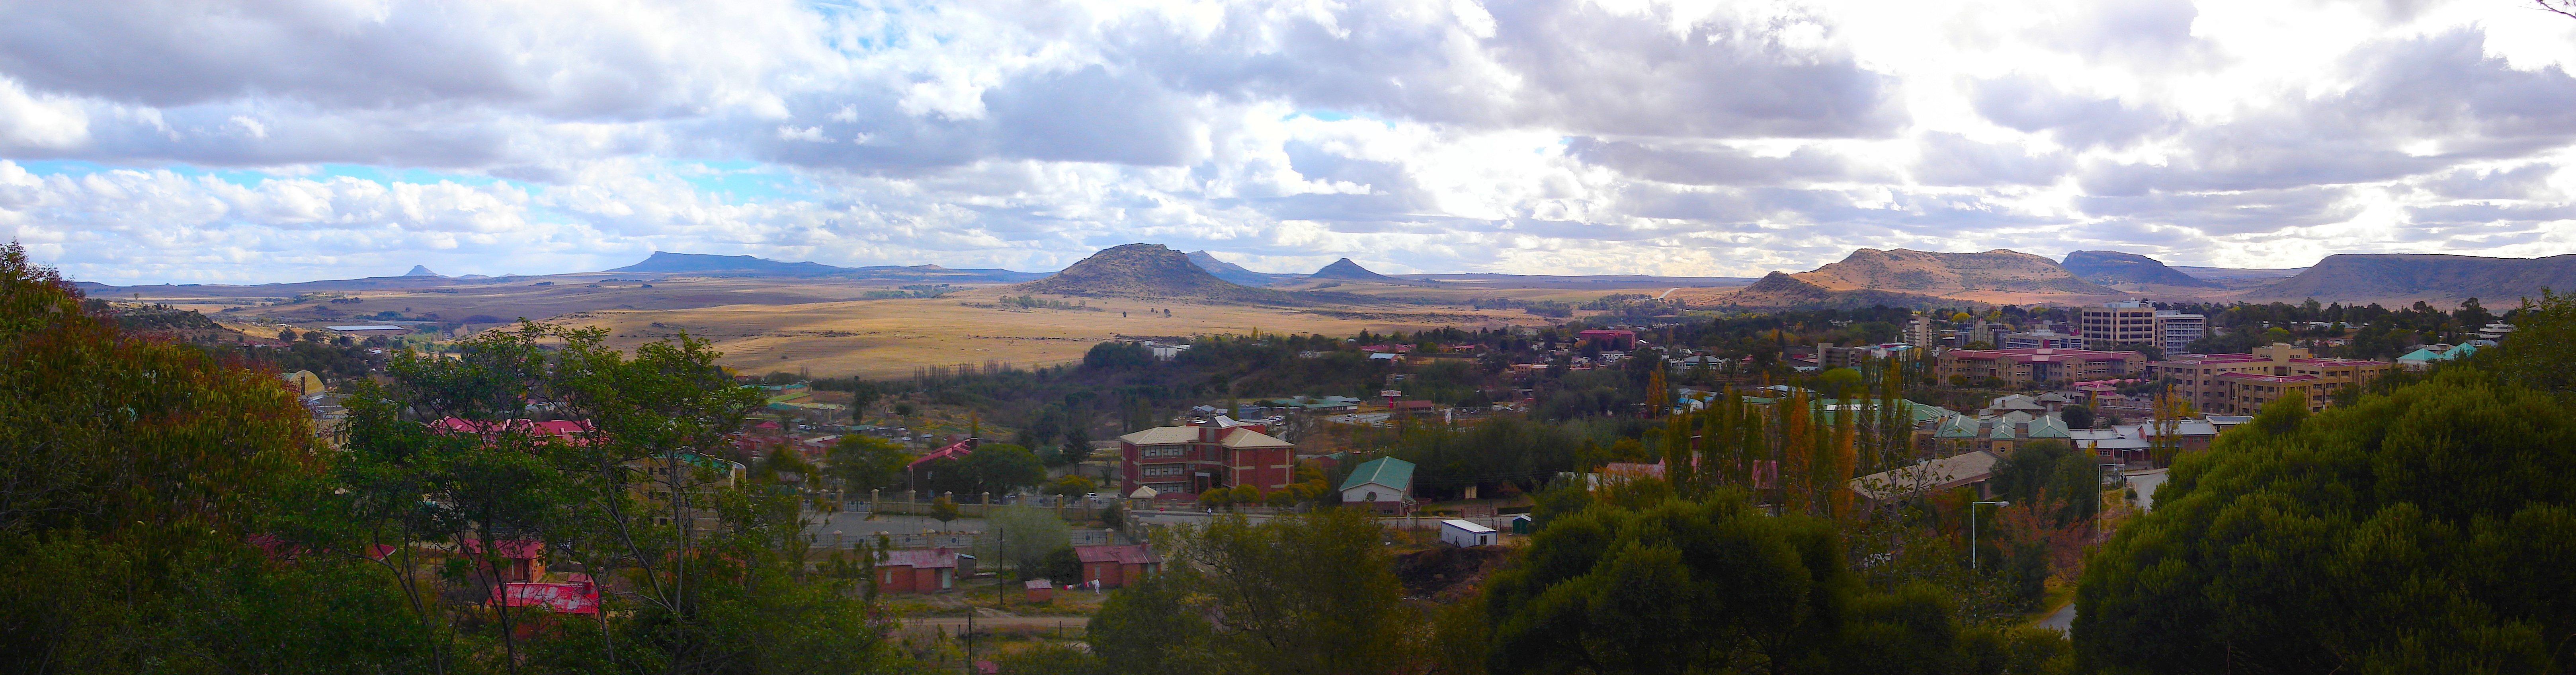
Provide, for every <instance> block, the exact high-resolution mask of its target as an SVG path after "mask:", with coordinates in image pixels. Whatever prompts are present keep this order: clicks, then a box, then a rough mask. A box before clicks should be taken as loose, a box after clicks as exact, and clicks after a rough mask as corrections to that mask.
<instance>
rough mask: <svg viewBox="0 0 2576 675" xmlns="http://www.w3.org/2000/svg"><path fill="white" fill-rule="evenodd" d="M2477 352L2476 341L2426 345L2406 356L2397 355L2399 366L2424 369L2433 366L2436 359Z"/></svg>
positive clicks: (2441, 359)
mask: <svg viewBox="0 0 2576 675" xmlns="http://www.w3.org/2000/svg"><path fill="white" fill-rule="evenodd" d="M2477 352H2478V346H2477V344H2476V343H2470V344H2462V345H2443V344H2437V345H2425V346H2423V347H2421V348H2418V349H2416V350H2415V351H2411V352H2407V353H2406V355H2405V356H2400V357H2397V367H2400V368H2405V369H2407V370H2423V369H2425V368H2426V367H2429V366H2431V365H2432V364H2433V362H2435V361H2450V360H2453V359H2461V358H2467V357H2468V356H2469V355H2470V354H2475V353H2477Z"/></svg>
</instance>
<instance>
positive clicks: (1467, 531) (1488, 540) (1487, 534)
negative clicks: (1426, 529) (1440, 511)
mask: <svg viewBox="0 0 2576 675" xmlns="http://www.w3.org/2000/svg"><path fill="white" fill-rule="evenodd" d="M1440 540H1441V541H1444V542H1448V543H1449V545H1451V546H1456V547H1459V548H1466V547H1469V546H1492V545H1494V528H1490V527H1486V526H1483V525H1478V524H1476V523H1475V522H1473V521H1466V520H1459V519H1456V518H1451V519H1448V520H1443V521H1440Z"/></svg>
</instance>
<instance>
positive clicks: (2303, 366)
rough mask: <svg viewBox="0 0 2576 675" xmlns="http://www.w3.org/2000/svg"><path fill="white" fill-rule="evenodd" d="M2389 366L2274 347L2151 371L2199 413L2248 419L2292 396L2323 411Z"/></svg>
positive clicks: (2191, 358) (2171, 361)
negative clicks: (2171, 383) (2169, 381)
mask: <svg viewBox="0 0 2576 675" xmlns="http://www.w3.org/2000/svg"><path fill="white" fill-rule="evenodd" d="M2395 367H2396V364H2392V363H2389V362H2386V361H2362V360H2352V359H2320V358H2313V357H2311V356H2309V354H2308V350H2307V348H2305V347H2293V346H2290V345H2288V344H2281V343H2276V344H2273V345H2271V346H2268V347H2258V348H2255V349H2254V353H2252V354H2181V355H2176V356H2172V357H2170V358H2167V359H2165V360H2163V361H2158V362H2156V363H2154V364H2153V365H2152V372H2153V373H2154V374H2155V375H2156V376H2157V377H2168V378H2172V379H2173V381H2174V393H2175V394H2176V395H2179V396H2184V397H2187V398H2188V399H2190V401H2191V403H2192V405H2193V406H2194V407H2197V408H2199V409H2200V412H2202V413H2204V414H2211V415H2252V414H2254V413H2256V412H2259V411H2261V410H2262V409H2263V405H2264V404H2266V403H2271V402H2273V401H2277V400H2280V399H2281V398H2283V397H2286V396H2289V395H2291V394H2294V393H2295V394H2300V395H2304V396H2306V397H2307V400H2308V408H2309V409H2310V410H2324V409H2325V407H2326V403H2327V401H2329V400H2331V399H2332V398H2333V397H2334V395H2335V393H2336V392H2339V391H2342V390H2343V389H2344V388H2346V387H2352V386H2356V385H2359V384H2361V383H2364V382H2368V381H2370V378H2373V377H2378V376H2379V375H2380V374H2382V373H2386V372H2388V371H2389V369H2391V368H2395Z"/></svg>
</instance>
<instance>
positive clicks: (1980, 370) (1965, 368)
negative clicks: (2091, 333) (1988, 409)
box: [1937, 349, 2147, 386]
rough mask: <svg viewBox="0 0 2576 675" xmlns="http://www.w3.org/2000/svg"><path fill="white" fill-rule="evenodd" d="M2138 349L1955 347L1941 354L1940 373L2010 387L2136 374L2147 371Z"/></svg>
mask: <svg viewBox="0 0 2576 675" xmlns="http://www.w3.org/2000/svg"><path fill="white" fill-rule="evenodd" d="M2146 365H2147V357H2145V356H2142V355H2140V354H2138V353H2137V352H2100V351H2091V350H2085V349H1953V350H1950V351H1948V352H1943V353H1942V354H1941V363H1940V366H1939V370H1938V372H1937V374H1938V375H1939V376H1940V377H1941V378H1942V379H1949V378H1950V377H1951V376H1953V375H1958V376H1965V377H1967V378H1969V379H1984V378H1988V377H1992V378H1997V379H2001V380H2003V381H2004V384H2005V385H2007V386H2020V385H2024V384H2029V383H2033V382H2042V383H2046V382H2073V381H2077V380H2100V379H2109V378H2118V377H2133V376H2136V375H2138V374H2142V373H2144V372H2146Z"/></svg>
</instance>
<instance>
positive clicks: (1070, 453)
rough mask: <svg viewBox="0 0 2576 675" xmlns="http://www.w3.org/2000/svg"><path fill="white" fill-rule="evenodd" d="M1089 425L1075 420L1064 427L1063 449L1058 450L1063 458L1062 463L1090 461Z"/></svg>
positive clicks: (1077, 463)
mask: <svg viewBox="0 0 2576 675" xmlns="http://www.w3.org/2000/svg"><path fill="white" fill-rule="evenodd" d="M1089 426H1090V425H1086V424H1083V423H1082V422H1081V421H1079V420H1077V421H1075V422H1074V423H1073V424H1072V425H1071V426H1069V427H1066V428H1065V430H1064V446H1063V448H1064V449H1063V450H1061V451H1059V452H1060V455H1059V456H1061V457H1062V458H1063V459H1064V463H1066V464H1075V465H1079V464H1081V463H1083V462H1088V461H1091V431H1090V429H1089Z"/></svg>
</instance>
